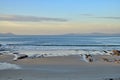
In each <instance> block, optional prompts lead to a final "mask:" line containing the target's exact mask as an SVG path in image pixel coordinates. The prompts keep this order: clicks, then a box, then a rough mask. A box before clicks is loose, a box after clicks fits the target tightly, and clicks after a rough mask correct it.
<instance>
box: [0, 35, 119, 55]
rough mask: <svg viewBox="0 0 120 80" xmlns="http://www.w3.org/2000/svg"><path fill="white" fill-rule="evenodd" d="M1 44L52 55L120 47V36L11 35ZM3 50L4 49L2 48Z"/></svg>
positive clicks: (26, 51)
mask: <svg viewBox="0 0 120 80" xmlns="http://www.w3.org/2000/svg"><path fill="white" fill-rule="evenodd" d="M0 45H1V46H4V47H5V48H6V50H7V51H10V52H20V53H25V54H29V55H30V54H47V55H49V56H50V55H51V56H57V55H71V54H82V53H93V51H94V53H95V54H97V53H100V54H102V53H103V51H104V50H105V51H110V50H113V49H120V37H119V36H74V35H73V36H72V35H71V36H70V35H59V36H58V35H49V36H47V35H45V36H38V35H36V36H35V35H33V36H9V37H0ZM1 51H2V50H1Z"/></svg>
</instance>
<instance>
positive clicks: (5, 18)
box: [0, 15, 68, 22]
mask: <svg viewBox="0 0 120 80" xmlns="http://www.w3.org/2000/svg"><path fill="white" fill-rule="evenodd" d="M0 21H18V22H41V21H47V22H48V21H49V22H50V21H53V22H66V21H68V20H67V19H63V18H50V17H37V16H24V15H0Z"/></svg>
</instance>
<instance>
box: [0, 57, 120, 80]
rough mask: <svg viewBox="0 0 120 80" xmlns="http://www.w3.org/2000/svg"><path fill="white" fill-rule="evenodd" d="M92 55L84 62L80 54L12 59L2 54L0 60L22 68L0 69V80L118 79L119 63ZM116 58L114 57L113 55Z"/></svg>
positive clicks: (119, 75) (119, 78) (119, 72)
mask: <svg viewBox="0 0 120 80" xmlns="http://www.w3.org/2000/svg"><path fill="white" fill-rule="evenodd" d="M103 57H104V58H111V57H110V56H101V55H99V56H94V62H92V63H86V62H84V61H82V60H81V58H80V56H61V57H60V56H59V57H46V58H35V59H30V58H26V59H21V60H18V61H13V60H12V58H13V56H8V55H2V56H0V62H8V63H12V64H17V65H20V66H21V67H22V69H18V70H14V69H11V70H10V69H9V70H0V80H120V64H117V63H114V62H104V61H103V60H102V58H103ZM114 58H116V57H114Z"/></svg>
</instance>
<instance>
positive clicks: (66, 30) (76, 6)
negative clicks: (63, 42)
mask: <svg viewBox="0 0 120 80" xmlns="http://www.w3.org/2000/svg"><path fill="white" fill-rule="evenodd" d="M119 4H120V0H0V33H14V34H20V35H58V34H71V33H74V34H84V33H107V34H116V33H120V5H119Z"/></svg>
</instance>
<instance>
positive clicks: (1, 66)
mask: <svg viewBox="0 0 120 80" xmlns="http://www.w3.org/2000/svg"><path fill="white" fill-rule="evenodd" d="M5 69H21V67H20V66H18V65H16V64H10V63H6V62H4V63H0V70H5Z"/></svg>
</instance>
